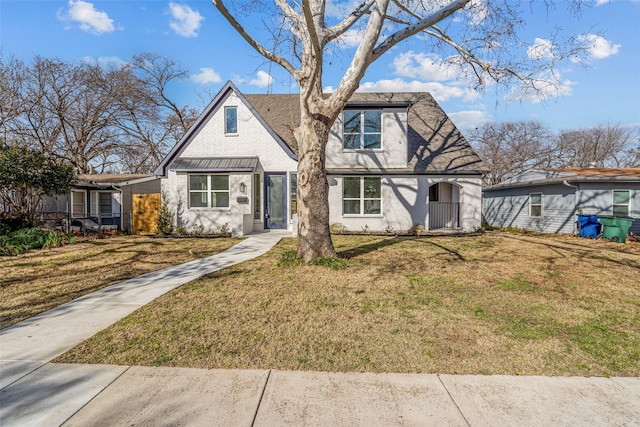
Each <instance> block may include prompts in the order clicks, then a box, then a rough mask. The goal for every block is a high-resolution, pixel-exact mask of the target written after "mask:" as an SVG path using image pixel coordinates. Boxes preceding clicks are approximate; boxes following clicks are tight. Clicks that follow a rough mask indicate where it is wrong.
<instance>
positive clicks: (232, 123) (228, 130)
mask: <svg viewBox="0 0 640 427" xmlns="http://www.w3.org/2000/svg"><path fill="white" fill-rule="evenodd" d="M224 133H225V134H227V135H229V134H231V135H235V134H237V133H238V107H224Z"/></svg>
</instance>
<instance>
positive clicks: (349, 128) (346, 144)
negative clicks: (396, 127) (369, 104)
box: [342, 110, 382, 150]
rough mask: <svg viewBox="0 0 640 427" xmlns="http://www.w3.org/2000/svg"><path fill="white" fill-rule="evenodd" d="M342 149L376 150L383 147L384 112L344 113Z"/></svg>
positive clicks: (350, 111) (351, 111) (349, 111)
mask: <svg viewBox="0 0 640 427" xmlns="http://www.w3.org/2000/svg"><path fill="white" fill-rule="evenodd" d="M342 120H343V128H342V147H343V148H344V149H345V150H374V149H377V148H381V147H382V112H381V111H376V110H365V111H353V110H348V111H343V112H342Z"/></svg>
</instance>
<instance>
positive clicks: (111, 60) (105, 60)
mask: <svg viewBox="0 0 640 427" xmlns="http://www.w3.org/2000/svg"><path fill="white" fill-rule="evenodd" d="M82 60H83V61H84V62H86V63H87V64H98V65H100V66H101V67H108V66H111V65H113V66H115V67H117V68H120V67H122V66H124V65H126V64H127V61H123V60H122V59H120V57H118V56H99V57H97V58H95V57H93V56H85V57H84V58H82Z"/></svg>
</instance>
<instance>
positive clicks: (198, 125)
mask: <svg viewBox="0 0 640 427" xmlns="http://www.w3.org/2000/svg"><path fill="white" fill-rule="evenodd" d="M231 92H234V93H235V94H236V95H237V96H238V98H239V99H240V100H241V101H242V102H243V103H244V104H245V105H246V106H247V108H249V110H251V111H252V112H253V113H254V115H255V116H256V118H257V119H258V120H259V121H260V122H261V123H262V125H263V126H264V127H265V129H266V130H267V131H268V132H269V133H270V134H271V136H273V139H274V140H275V141H276V142H277V143H278V144H279V145H280V147H282V149H283V150H284V151H285V153H287V154H288V155H289V156H290V157H291V158H292V159H294V160H297V156H296V154H294V152H293V151H291V148H290V147H289V145H288V144H287V143H286V142H285V141H283V140H282V138H281V137H280V136H279V135H278V134H277V133H276V132H275V131H274V130H273V128H272V127H271V126H270V125H269V124H267V123H266V122H265V121H264V120H263V119H262V117H261V116H260V115H259V114H257V112H256V110H255V108H254V107H253V106H252V105H251V103H249V101H247V99H246V98H245V96H244V95H243V94H242V93H241V92H240V91H239V90H238V88H237V87H236V85H234V84H233V82H231V81H228V82H227V83H226V84H225V85H224V86H223V87H222V89H220V92H218V94H217V95H216V96H215V98H214V99H213V100H212V101H211V102H210V103H209V105H208V106H207V108H205V109H204V111H203V112H202V113H201V114H200V115H199V116H198V118H197V119H196V121H195V122H194V123H193V124H192V125H191V126H190V127H189V129H188V130H187V131H186V132H185V134H184V135H183V136H182V138H180V141H178V142H177V143H176V145H175V146H174V147H173V148H172V149H171V151H169V154H167V155H166V156H165V158H164V159H162V162H160V165H159V166H158V167H157V168H156V170H155V171H154V173H155V174H156V175H157V176H163V175H166V173H167V170H168V166H169V165H170V164H171V163H172V162H173V161H174V159H176V158H177V157H179V155H180V153H181V152H182V151H184V149H185V148H186V147H187V144H188V143H189V141H190V140H191V139H192V138H193V137H195V136H196V135H197V134H198V133H199V132H200V130H202V128H203V127H204V126H205V125H206V124H207V123H208V122H209V119H210V118H211V116H212V115H213V114H214V113H215V112H216V111H217V110H218V109H219V108H220V106H221V105H222V103H223V102H224V100H225V99H226V98H227V97H228V96H229V94H230V93H231Z"/></svg>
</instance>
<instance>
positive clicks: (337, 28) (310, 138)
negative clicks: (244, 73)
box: [213, 0, 588, 262]
mask: <svg viewBox="0 0 640 427" xmlns="http://www.w3.org/2000/svg"><path fill="white" fill-rule="evenodd" d="M522 3H523V4H521V2H519V1H513V0H473V1H472V0H408V1H398V0H363V1H356V2H354V1H335V2H333V3H331V2H330V3H329V4H328V2H327V1H326V0H303V1H301V2H300V1H296V0H275V1H274V2H273V3H271V2H256V1H251V0H247V1H244V2H243V1H224V0H213V5H214V6H215V8H216V9H217V10H218V11H219V12H220V13H221V14H222V16H223V17H224V18H225V19H226V20H227V21H228V22H229V24H230V25H231V26H232V27H233V29H234V30H235V31H237V32H238V33H239V35H240V36H242V37H243V38H244V39H245V40H246V41H247V42H248V43H249V44H250V45H251V46H252V47H253V48H254V49H255V50H256V51H257V52H258V53H259V54H260V55H262V56H264V57H265V58H266V59H267V60H269V61H271V62H274V63H276V64H278V65H280V66H281V67H282V68H284V69H285V70H286V71H287V72H288V73H289V74H290V75H291V76H292V77H293V78H294V79H295V81H296V82H297V84H298V87H299V92H300V111H301V119H300V124H299V126H298V127H297V128H296V129H295V131H294V134H295V137H296V140H297V143H298V152H299V155H298V196H297V197H298V199H297V200H298V215H299V223H298V255H299V256H301V257H302V258H303V259H304V260H305V261H306V262H309V261H310V260H312V259H314V258H317V257H322V256H329V257H331V256H335V255H336V253H335V250H334V247H333V243H332V241H331V235H330V233H329V206H328V191H329V187H328V183H327V177H326V171H325V146H326V144H327V140H328V137H329V131H330V129H331V126H332V125H333V124H334V122H335V120H336V119H337V117H338V115H339V114H340V112H341V111H342V109H343V108H344V107H345V105H346V104H347V102H348V100H349V98H350V97H351V95H352V94H353V93H354V92H355V90H356V89H357V88H358V86H359V83H360V80H361V79H362V78H363V76H364V74H365V72H366V71H367V69H368V68H369V66H370V65H371V64H373V63H374V62H375V61H376V60H378V59H379V58H380V57H381V56H383V55H384V54H385V53H387V52H388V51H389V50H390V49H392V48H393V47H395V46H397V45H398V44H399V43H401V42H402V41H404V40H406V39H408V38H411V37H422V38H423V39H424V40H425V48H426V49H429V50H431V51H433V52H436V51H438V52H443V53H445V55H446V57H447V58H448V61H449V62H450V64H451V65H452V66H457V67H459V68H460V69H461V70H462V71H463V72H464V74H465V75H466V76H467V77H468V78H469V79H471V80H473V85H474V86H475V87H481V86H483V85H486V84H489V83H495V82H497V83H502V84H505V85H507V86H512V87H517V88H518V90H520V91H523V92H527V91H534V92H538V93H540V94H545V93H548V92H549V88H550V87H553V86H554V85H556V84H558V83H559V81H558V80H559V73H557V72H555V71H554V66H555V65H556V64H557V63H558V62H560V61H562V60H563V59H566V58H568V57H571V58H575V57H577V55H578V54H579V52H580V50H581V49H583V48H585V47H586V46H581V42H584V41H586V40H588V39H587V38H586V37H584V36H583V37H582V38H580V37H575V38H569V39H565V40H563V41H560V40H558V37H559V35H558V34H552V35H550V37H549V38H548V39H544V40H543V39H537V40H534V41H531V42H530V43H529V44H527V43H526V42H525V41H523V40H520V38H519V36H518V31H519V30H520V29H521V27H522V26H523V25H524V22H523V20H522V13H521V12H522V8H525V7H528V6H529V5H531V4H533V0H532V1H531V2H522ZM550 3H551V0H545V4H547V5H550ZM559 3H560V2H559ZM562 5H563V6H564V5H570V7H573V8H574V10H576V11H579V7H580V1H579V0H575V1H572V2H562ZM328 8H332V9H336V8H339V9H341V10H343V11H344V13H343V14H342V16H341V18H340V19H333V18H332V16H330V15H329V14H328V13H327V9H328ZM260 13H262V14H264V19H263V22H265V25H266V26H267V28H266V30H265V32H260V31H257V30H256V29H255V26H254V24H252V23H251V22H255V21H253V20H254V19H255V17H256V16H257V15H258V14H260ZM547 13H549V14H551V13H552V9H549V10H548V11H547ZM354 31H355V32H356V33H357V34H358V35H359V38H360V44H359V46H358V47H357V48H356V49H355V52H354V53H353V55H352V56H351V57H350V58H348V59H347V60H346V61H344V60H343V59H342V58H341V59H340V60H339V62H340V63H346V64H348V65H346V66H345V71H344V74H343V76H342V79H341V81H340V83H339V84H338V85H337V86H336V87H335V89H334V91H333V92H332V93H330V94H328V95H326V96H325V95H323V71H324V69H325V67H328V66H330V64H331V63H332V62H331V61H332V60H333V59H334V58H333V55H334V52H335V51H336V50H337V49H336V46H337V44H339V43H340V42H341V40H343V39H344V38H345V37H346V35H351V34H353V32H354ZM271 46H273V48H271Z"/></svg>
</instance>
